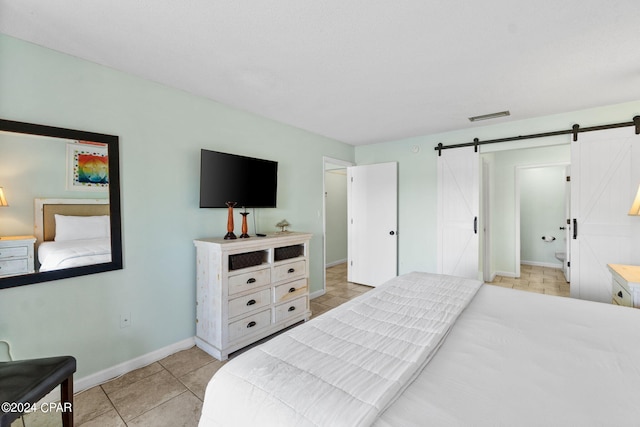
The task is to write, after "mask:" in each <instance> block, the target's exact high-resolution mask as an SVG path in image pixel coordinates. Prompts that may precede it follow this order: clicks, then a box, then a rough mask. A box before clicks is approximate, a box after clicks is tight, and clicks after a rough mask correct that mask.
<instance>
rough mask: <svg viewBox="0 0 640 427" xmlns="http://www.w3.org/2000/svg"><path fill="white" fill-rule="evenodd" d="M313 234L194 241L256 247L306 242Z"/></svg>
mask: <svg viewBox="0 0 640 427" xmlns="http://www.w3.org/2000/svg"><path fill="white" fill-rule="evenodd" d="M311 237H312V234H311V233H301V232H296V231H289V232H284V233H273V234H267V235H266V236H263V237H260V236H251V237H249V238H245V239H240V238H237V239H229V240H225V239H224V238H223V237H212V238H203V239H196V240H194V242H205V243H215V244H218V245H222V246H225V247H227V246H229V247H233V246H246V245H249V246H251V245H254V244H267V245H269V244H271V243H270V242H276V241H278V240H284V241H286V240H305V239H311Z"/></svg>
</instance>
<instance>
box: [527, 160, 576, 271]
mask: <svg viewBox="0 0 640 427" xmlns="http://www.w3.org/2000/svg"><path fill="white" fill-rule="evenodd" d="M567 167H568V163H553V164H533V165H526V166H518V167H516V173H515V190H516V197H515V202H516V206H515V208H516V213H515V217H516V218H515V219H516V226H515V233H516V277H520V275H521V272H520V267H521V265H523V264H524V265H528V266H537V267H547V268H556V269H563V267H564V266H565V265H566V264H568V262H569V256H570V254H569V253H567V245H568V243H569V239H568V229H567V226H566V222H567V218H569V217H567V216H566V215H567V210H568V206H567V201H569V200H570V196H569V195H568V194H567V192H568V191H569V187H568V186H567V185H566V183H567V178H566V169H567ZM563 271H564V269H563ZM566 279H567V281H568V278H566Z"/></svg>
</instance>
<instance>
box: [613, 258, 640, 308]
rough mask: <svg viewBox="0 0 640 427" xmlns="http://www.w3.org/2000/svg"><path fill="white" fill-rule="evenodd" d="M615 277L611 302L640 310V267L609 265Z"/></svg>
mask: <svg viewBox="0 0 640 427" xmlns="http://www.w3.org/2000/svg"><path fill="white" fill-rule="evenodd" d="M607 267H609V271H611V274H612V275H613V283H612V287H611V291H612V292H611V296H612V300H611V302H612V303H613V304H617V305H624V306H627V307H635V308H640V266H637V265H622V264H607Z"/></svg>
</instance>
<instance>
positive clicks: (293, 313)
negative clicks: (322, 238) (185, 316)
mask: <svg viewBox="0 0 640 427" xmlns="http://www.w3.org/2000/svg"><path fill="white" fill-rule="evenodd" d="M310 239H311V234H308V233H294V232H289V233H279V234H273V235H268V236H266V237H250V238H248V239H235V240H224V239H222V238H218V239H198V240H194V244H195V246H196V268H197V272H196V279H197V290H196V304H197V306H196V345H197V346H198V347H199V348H201V349H202V350H204V351H206V352H207V353H209V354H210V355H212V356H213V357H215V358H217V359H219V360H225V359H227V357H228V356H229V354H230V353H232V352H234V351H236V350H239V349H241V348H243V347H245V346H247V345H249V344H251V343H254V342H256V341H258V340H260V339H262V338H264V337H266V336H268V335H271V334H273V333H274V332H277V331H279V330H281V329H283V328H286V327H288V326H291V325H293V324H295V323H298V322H300V321H301V320H308V319H309V317H310V316H311V310H310V309H309V288H308V282H309V240H310Z"/></svg>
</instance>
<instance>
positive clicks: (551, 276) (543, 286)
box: [487, 264, 569, 297]
mask: <svg viewBox="0 0 640 427" xmlns="http://www.w3.org/2000/svg"><path fill="white" fill-rule="evenodd" d="M487 283H488V284H490V285H496V286H502V287H506V288H513V289H520V290H523V291H529V292H537V293H539V294H548V295H559V296H562V297H568V296H569V283H568V282H567V281H566V280H565V278H564V273H563V272H562V269H559V268H548V267H537V266H531V265H524V264H522V265H521V266H520V277H518V278H513V277H505V276H496V277H495V279H494V280H493V281H492V282H487Z"/></svg>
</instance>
